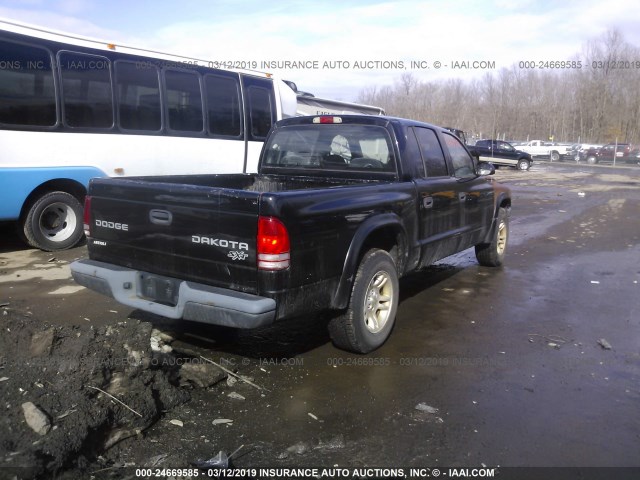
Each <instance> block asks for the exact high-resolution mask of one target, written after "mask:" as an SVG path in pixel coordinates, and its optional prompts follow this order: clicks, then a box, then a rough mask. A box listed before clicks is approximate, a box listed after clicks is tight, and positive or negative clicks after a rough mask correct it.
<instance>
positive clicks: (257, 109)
mask: <svg viewBox="0 0 640 480" xmlns="http://www.w3.org/2000/svg"><path fill="white" fill-rule="evenodd" d="M249 109H250V111H251V136H252V137H253V138H265V137H266V136H267V133H268V132H269V129H270V128H271V123H272V121H273V120H272V111H273V110H274V108H273V106H272V105H271V91H270V90H267V89H266V88H262V87H256V86H255V85H251V86H250V87H249Z"/></svg>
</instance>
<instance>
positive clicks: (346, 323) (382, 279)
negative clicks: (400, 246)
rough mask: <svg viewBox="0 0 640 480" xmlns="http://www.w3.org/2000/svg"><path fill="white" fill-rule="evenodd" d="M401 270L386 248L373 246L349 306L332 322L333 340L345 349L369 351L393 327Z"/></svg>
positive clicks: (366, 258)
mask: <svg viewBox="0 0 640 480" xmlns="http://www.w3.org/2000/svg"><path fill="white" fill-rule="evenodd" d="M398 291H399V286H398V274H397V272H396V266H395V263H394V261H393V259H392V258H391V255H389V254H388V253H387V252H386V251H384V250H379V249H373V250H369V251H368V252H367V253H366V254H365V256H364V257H363V258H362V261H361V262H360V266H359V267H358V272H357V274H356V278H355V280H354V282H353V289H352V291H351V299H350V301H349V307H348V308H347V310H346V311H345V312H344V313H343V314H341V315H340V316H338V317H336V318H333V319H332V320H331V322H330V323H329V334H330V335H331V339H332V340H333V343H334V344H335V345H336V346H337V347H338V348H341V349H343V350H349V351H351V352H356V353H368V352H370V351H372V350H375V349H376V348H378V347H379V346H380V345H382V344H383V343H384V342H385V341H386V340H387V338H389V334H390V333H391V330H392V329H393V325H394V323H395V318H396V311H397V309H398Z"/></svg>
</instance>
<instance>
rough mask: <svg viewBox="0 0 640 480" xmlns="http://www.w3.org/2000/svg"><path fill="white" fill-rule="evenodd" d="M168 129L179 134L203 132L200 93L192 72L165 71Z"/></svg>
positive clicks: (194, 74)
mask: <svg viewBox="0 0 640 480" xmlns="http://www.w3.org/2000/svg"><path fill="white" fill-rule="evenodd" d="M164 78H165V84H166V89H167V90H166V95H167V109H168V112H169V128H170V129H171V130H175V131H180V132H201V131H202V130H203V128H204V127H203V117H202V93H201V92H200V81H199V79H198V75H197V74H196V73H193V72H183V71H175V70H167V71H165V77H164Z"/></svg>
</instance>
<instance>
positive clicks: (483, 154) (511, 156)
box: [469, 140, 533, 170]
mask: <svg viewBox="0 0 640 480" xmlns="http://www.w3.org/2000/svg"><path fill="white" fill-rule="evenodd" d="M469 151H470V152H471V154H472V155H473V156H474V157H476V159H477V161H478V162H491V163H492V164H493V165H498V166H499V165H504V166H507V167H515V168H517V169H518V170H529V169H530V168H531V164H532V163H533V159H532V158H531V155H530V154H528V153H526V152H523V151H521V150H517V149H516V148H514V147H513V146H512V145H511V144H510V143H509V142H504V141H502V140H478V141H477V142H476V144H475V145H474V146H473V147H469Z"/></svg>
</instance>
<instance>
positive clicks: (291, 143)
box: [71, 115, 511, 353]
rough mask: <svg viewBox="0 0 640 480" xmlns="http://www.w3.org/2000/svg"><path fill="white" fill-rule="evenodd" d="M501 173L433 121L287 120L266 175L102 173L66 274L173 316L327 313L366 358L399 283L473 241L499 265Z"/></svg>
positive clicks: (480, 254)
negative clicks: (78, 252)
mask: <svg viewBox="0 0 640 480" xmlns="http://www.w3.org/2000/svg"><path fill="white" fill-rule="evenodd" d="M176 161H179V160H176ZM494 172H495V170H494V167H493V165H491V164H489V163H478V162H476V161H475V160H474V159H473V157H472V156H471V155H470V154H469V151H468V150H467V149H466V147H465V146H464V145H463V144H462V142H460V140H459V139H458V138H457V137H456V136H455V135H453V134H452V133H451V132H449V131H447V130H445V129H443V128H439V127H435V126H432V125H428V124H424V123H420V122H416V121H411V120H405V119H397V118H390V117H383V116H380V117H373V116H365V115H345V116H315V117H297V118H290V119H286V120H282V121H280V122H277V123H276V124H275V125H274V127H273V128H272V130H271V131H270V133H269V135H268V138H267V140H266V142H265V144H264V147H263V150H262V153H261V157H260V163H259V170H258V173H257V174H223V175H191V176H162V177H128V178H108V179H107V178H96V179H93V180H92V181H91V184H90V187H89V191H88V194H87V197H86V202H85V211H84V224H85V232H86V236H87V245H88V252H89V258H88V259H84V260H79V261H76V262H74V263H73V264H72V266H71V270H72V274H73V277H74V279H75V280H76V282H78V283H79V284H81V285H84V286H86V287H88V288H90V289H93V290H95V291H97V292H99V293H102V294H104V295H108V296H111V297H113V298H115V299H116V300H117V301H119V302H121V303H123V304H125V305H128V306H131V307H134V308H138V309H141V310H145V311H149V312H153V313H155V314H158V315H162V316H165V317H169V318H174V319H185V320H191V321H196V322H205V323H209V324H216V325H225V326H230V327H236V328H255V327H259V326H263V325H267V324H270V323H272V322H274V321H277V320H281V319H285V318H295V317H298V318H299V317H300V316H303V315H309V314H313V313H315V312H321V311H327V310H329V311H333V315H332V319H331V320H330V323H329V331H330V335H331V338H332V340H333V342H334V343H335V344H336V346H338V347H340V348H342V349H346V350H350V351H353V352H358V353H366V352H369V351H372V350H374V349H375V348H377V347H379V346H380V345H382V344H383V343H384V342H385V341H386V339H387V338H388V336H389V334H390V332H391V330H392V328H393V326H394V322H395V317H396V311H397V308H398V302H399V300H398V299H399V296H398V294H399V283H398V278H399V277H401V276H403V275H406V274H408V273H410V272H413V271H416V270H418V269H420V268H423V267H426V266H428V265H429V264H431V263H433V262H435V261H437V260H440V259H442V258H444V257H447V256H449V255H451V254H454V253H456V252H459V251H461V250H464V249H467V248H470V247H475V253H476V257H477V259H478V261H479V263H480V264H481V265H485V266H494V267H495V266H500V265H501V264H502V263H503V260H504V256H505V251H506V245H507V240H508V235H509V227H508V225H509V212H510V208H511V195H510V192H509V189H508V188H506V187H504V186H501V185H499V184H498V183H497V182H494V181H492V179H490V178H488V177H487V175H490V174H493V173H494Z"/></svg>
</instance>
